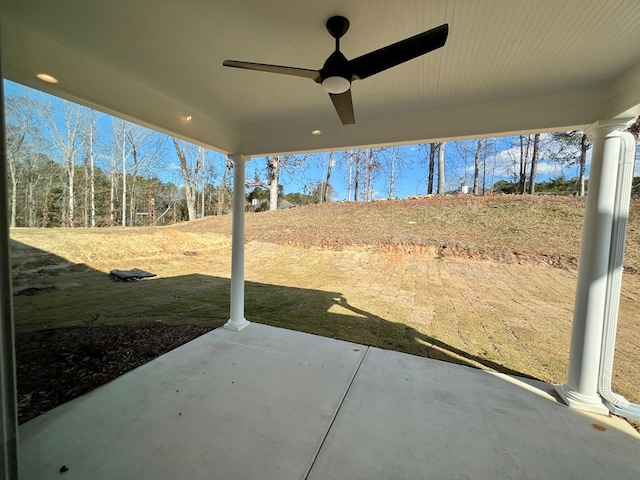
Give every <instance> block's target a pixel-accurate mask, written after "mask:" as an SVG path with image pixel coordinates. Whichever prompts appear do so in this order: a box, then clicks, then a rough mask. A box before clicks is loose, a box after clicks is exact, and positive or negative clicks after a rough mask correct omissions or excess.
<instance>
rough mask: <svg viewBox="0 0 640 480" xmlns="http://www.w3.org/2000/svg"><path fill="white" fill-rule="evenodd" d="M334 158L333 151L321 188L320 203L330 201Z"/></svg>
mask: <svg viewBox="0 0 640 480" xmlns="http://www.w3.org/2000/svg"><path fill="white" fill-rule="evenodd" d="M333 164H334V159H333V151H332V152H330V153H329V165H327V176H326V177H325V180H324V184H323V185H322V186H323V188H322V190H321V195H320V203H324V202H327V201H329V189H330V188H332V187H331V184H330V181H331V169H332V168H333Z"/></svg>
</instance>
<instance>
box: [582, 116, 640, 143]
mask: <svg viewBox="0 0 640 480" xmlns="http://www.w3.org/2000/svg"><path fill="white" fill-rule="evenodd" d="M635 120H636V118H635V117H628V118H611V119H608V120H598V121H597V122H594V123H592V124H591V125H589V126H588V127H587V128H586V129H585V131H584V133H586V134H587V136H588V137H589V140H591V141H593V139H594V138H597V137H601V138H603V137H606V136H607V135H609V134H610V133H613V132H616V131H624V130H626V129H627V128H629V125H631V124H632V123H633V122H635Z"/></svg>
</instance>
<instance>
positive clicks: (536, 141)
mask: <svg viewBox="0 0 640 480" xmlns="http://www.w3.org/2000/svg"><path fill="white" fill-rule="evenodd" d="M539 147H540V134H539V133H536V134H535V135H534V136H533V155H532V156H531V174H530V175H529V194H530V195H533V194H534V193H535V191H536V176H537V174H538V155H539V152H540V148H539Z"/></svg>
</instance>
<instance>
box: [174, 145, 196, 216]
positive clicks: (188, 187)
mask: <svg viewBox="0 0 640 480" xmlns="http://www.w3.org/2000/svg"><path fill="white" fill-rule="evenodd" d="M171 140H173V145H174V147H175V149H176V155H178V160H179V161H180V170H181V171H182V178H183V180H184V193H185V196H186V197H187V211H188V212H189V220H190V221H192V220H195V219H196V216H197V215H196V189H195V179H194V180H192V175H191V172H190V171H189V165H188V163H187V154H186V152H185V151H184V149H183V148H182V147H181V146H180V143H179V141H178V140H177V139H175V138H172V139H171ZM194 174H195V175H194V177H196V178H197V174H198V172H197V168H196V171H195V172H194ZM192 181H193V182H194V184H193V185H192ZM174 220H175V218H174Z"/></svg>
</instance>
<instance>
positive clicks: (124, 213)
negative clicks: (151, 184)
mask: <svg viewBox="0 0 640 480" xmlns="http://www.w3.org/2000/svg"><path fill="white" fill-rule="evenodd" d="M126 138H127V137H126V133H125V127H124V121H123V123H122V147H121V148H122V158H121V161H122V219H121V220H122V226H123V227H126V226H127V145H126Z"/></svg>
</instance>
